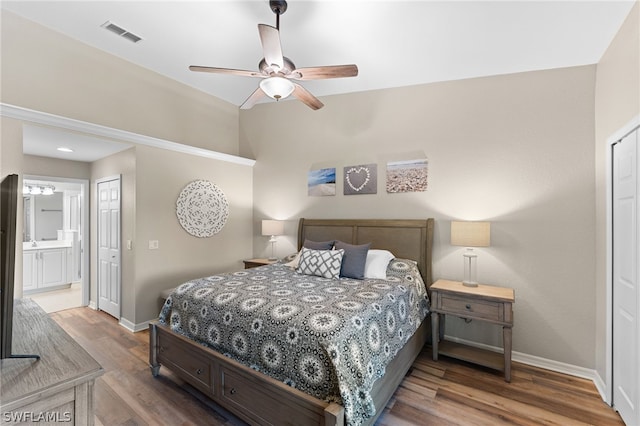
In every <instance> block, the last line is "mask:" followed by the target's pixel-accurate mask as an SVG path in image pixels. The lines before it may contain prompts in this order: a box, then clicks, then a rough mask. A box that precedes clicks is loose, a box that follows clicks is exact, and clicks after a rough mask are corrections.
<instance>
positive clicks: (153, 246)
mask: <svg viewBox="0 0 640 426" xmlns="http://www.w3.org/2000/svg"><path fill="white" fill-rule="evenodd" d="M158 248H160V243H159V242H158V240H149V250H158Z"/></svg>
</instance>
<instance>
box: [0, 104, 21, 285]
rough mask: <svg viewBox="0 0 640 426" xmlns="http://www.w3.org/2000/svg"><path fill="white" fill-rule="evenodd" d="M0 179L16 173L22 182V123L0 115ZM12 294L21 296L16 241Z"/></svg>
mask: <svg viewBox="0 0 640 426" xmlns="http://www.w3.org/2000/svg"><path fill="white" fill-rule="evenodd" d="M0 126H1V127H0V131H1V133H0V135H1V137H2V139H1V140H0V179H2V180H4V178H5V177H6V176H7V175H11V174H14V173H16V174H18V175H19V176H20V184H22V162H23V160H22V123H21V122H20V121H18V120H13V119H10V118H6V117H0ZM16 226H17V229H18V232H17V237H19V240H20V241H21V240H22V237H21V236H20V235H21V234H22V203H18V212H17V219H16ZM14 280H15V283H16V285H15V286H14V290H13V294H14V297H16V298H21V297H22V245H21V244H19V243H18V242H16V269H15V276H14ZM18 283H19V284H18Z"/></svg>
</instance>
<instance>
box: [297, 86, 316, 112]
mask: <svg viewBox="0 0 640 426" xmlns="http://www.w3.org/2000/svg"><path fill="white" fill-rule="evenodd" d="M293 86H294V89H293V93H292V95H293V96H295V97H296V98H298V99H299V100H301V101H302V102H304V104H305V105H307V106H308V107H309V108H311V109H314V110H316V109H320V108H322V107H323V106H324V104H323V103H322V102H320V100H319V99H318V98H316V97H315V96H313V95H312V94H311V93H310V92H309V91H308V90H307V89H305V88H304V87H302V86H300V85H299V84H296V83H293Z"/></svg>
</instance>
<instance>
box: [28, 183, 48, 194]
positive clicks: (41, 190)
mask: <svg viewBox="0 0 640 426" xmlns="http://www.w3.org/2000/svg"><path fill="white" fill-rule="evenodd" d="M55 190H56V187H55V186H53V185H51V184H42V185H40V184H38V185H32V184H28V183H25V184H24V185H23V186H22V195H53V193H54V191H55Z"/></svg>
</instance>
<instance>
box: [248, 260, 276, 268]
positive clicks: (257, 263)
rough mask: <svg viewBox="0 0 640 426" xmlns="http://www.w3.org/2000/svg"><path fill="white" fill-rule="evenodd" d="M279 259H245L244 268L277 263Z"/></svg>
mask: <svg viewBox="0 0 640 426" xmlns="http://www.w3.org/2000/svg"><path fill="white" fill-rule="evenodd" d="M277 261H278V260H277V259H276V260H269V259H247V260H243V262H244V269H249V268H255V267H257V266H264V265H271V264H272V263H276V262H277Z"/></svg>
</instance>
